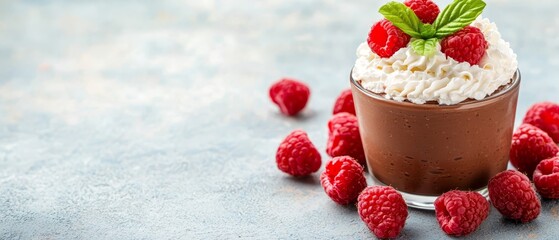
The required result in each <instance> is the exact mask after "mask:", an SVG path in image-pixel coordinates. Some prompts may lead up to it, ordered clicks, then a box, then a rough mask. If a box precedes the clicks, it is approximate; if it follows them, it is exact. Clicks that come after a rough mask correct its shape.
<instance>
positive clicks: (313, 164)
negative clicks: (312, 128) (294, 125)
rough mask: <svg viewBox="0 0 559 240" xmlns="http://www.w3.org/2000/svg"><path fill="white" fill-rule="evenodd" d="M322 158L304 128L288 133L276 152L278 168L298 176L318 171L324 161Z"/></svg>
mask: <svg viewBox="0 0 559 240" xmlns="http://www.w3.org/2000/svg"><path fill="white" fill-rule="evenodd" d="M320 159H321V158H320V153H319V152H318V150H316V148H315V147H314V145H313V144H312V142H311V140H309V137H308V136H307V133H305V132H304V131H302V130H295V131H293V132H291V133H290V134H289V135H287V137H285V139H284V140H283V141H282V142H281V144H280V146H279V147H278V151H277V153H276V163H277V165H278V168H279V169H280V170H282V171H283V172H285V173H288V174H291V175H293V176H296V177H299V176H306V175H309V174H311V173H313V172H316V171H318V169H319V168H320V164H321V163H322V162H321V160H320Z"/></svg>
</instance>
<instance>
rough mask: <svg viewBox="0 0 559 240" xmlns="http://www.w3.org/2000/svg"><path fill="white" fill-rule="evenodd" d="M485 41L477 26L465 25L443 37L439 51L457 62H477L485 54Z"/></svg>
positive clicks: (472, 63) (473, 63) (474, 63)
mask: <svg viewBox="0 0 559 240" xmlns="http://www.w3.org/2000/svg"><path fill="white" fill-rule="evenodd" d="M485 49H487V41H485V37H484V36H483V33H481V31H480V30H479V28H476V27H472V26H466V27H465V28H463V29H462V30H460V31H458V32H456V33H454V34H452V35H450V36H448V37H445V38H443V40H442V41H441V51H442V52H443V53H445V54H446V56H447V57H451V58H453V59H454V60H456V61H458V62H468V63H470V64H471V65H476V64H478V63H479V61H480V60H481V58H483V56H484V55H485Z"/></svg>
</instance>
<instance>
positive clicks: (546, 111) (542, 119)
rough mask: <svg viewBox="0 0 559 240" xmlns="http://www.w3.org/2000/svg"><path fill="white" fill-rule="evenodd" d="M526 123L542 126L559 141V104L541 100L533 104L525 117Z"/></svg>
mask: <svg viewBox="0 0 559 240" xmlns="http://www.w3.org/2000/svg"><path fill="white" fill-rule="evenodd" d="M524 123H529V124H532V125H534V126H535V127H538V128H540V129H541V130H543V131H544V132H546V133H547V134H548V135H549V136H550V137H551V138H553V141H555V142H556V143H559V104H555V103H552V102H541V103H536V104H534V105H532V107H530V109H528V112H527V113H526V116H525V117H524Z"/></svg>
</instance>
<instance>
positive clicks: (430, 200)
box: [371, 174, 489, 210]
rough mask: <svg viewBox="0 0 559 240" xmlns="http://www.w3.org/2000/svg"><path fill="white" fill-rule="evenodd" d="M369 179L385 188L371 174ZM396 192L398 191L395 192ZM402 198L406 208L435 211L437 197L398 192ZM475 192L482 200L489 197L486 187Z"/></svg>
mask: <svg viewBox="0 0 559 240" xmlns="http://www.w3.org/2000/svg"><path fill="white" fill-rule="evenodd" d="M371 178H372V179H373V183H374V185H376V186H387V185H386V184H384V183H382V182H381V181H379V180H378V179H376V178H375V177H374V176H372V174H371ZM397 191H398V190H397ZM398 192H399V193H400V194H402V197H404V200H405V201H406V204H407V205H408V207H411V208H416V209H423V210H435V205H433V204H434V203H435V200H437V198H438V197H439V196H425V195H416V194H411V193H406V192H402V191H398ZM476 192H478V193H480V194H481V195H482V196H483V197H484V198H488V197H489V191H487V187H483V188H480V189H478V190H476Z"/></svg>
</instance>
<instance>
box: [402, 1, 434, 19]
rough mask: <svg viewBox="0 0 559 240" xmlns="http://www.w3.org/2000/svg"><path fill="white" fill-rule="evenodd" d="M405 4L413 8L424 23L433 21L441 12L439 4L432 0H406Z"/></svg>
mask: <svg viewBox="0 0 559 240" xmlns="http://www.w3.org/2000/svg"><path fill="white" fill-rule="evenodd" d="M404 4H405V5H406V6H408V7H409V8H411V10H413V12H414V13H415V15H417V17H418V18H419V19H421V21H422V22H423V23H433V22H434V21H435V19H437V16H439V13H440V12H441V11H440V10H439V6H437V4H435V3H434V2H433V1H431V0H406V1H405V2H404Z"/></svg>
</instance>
